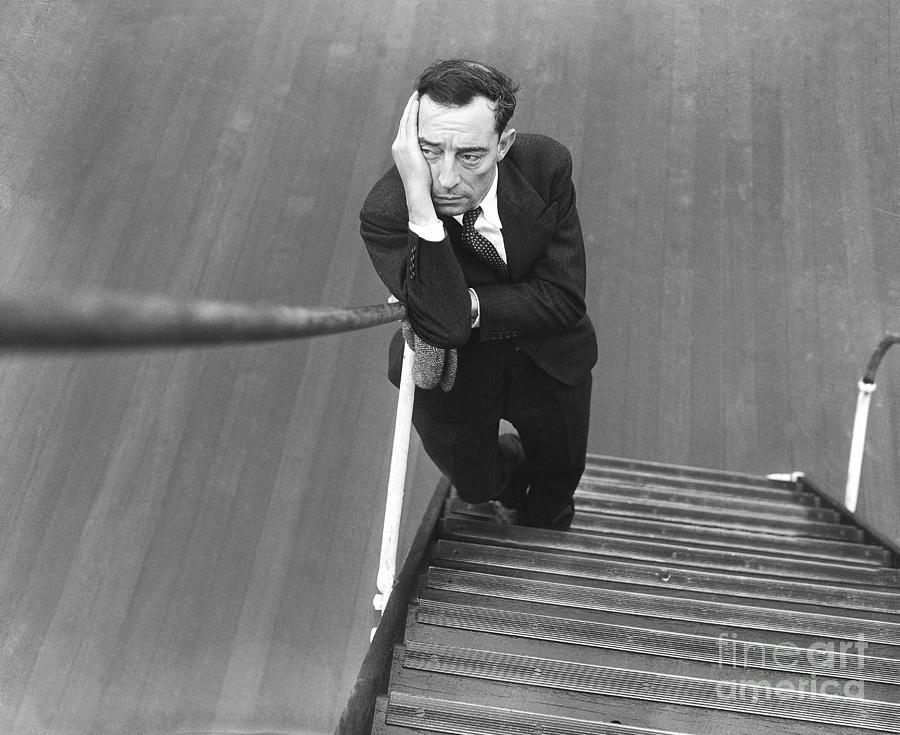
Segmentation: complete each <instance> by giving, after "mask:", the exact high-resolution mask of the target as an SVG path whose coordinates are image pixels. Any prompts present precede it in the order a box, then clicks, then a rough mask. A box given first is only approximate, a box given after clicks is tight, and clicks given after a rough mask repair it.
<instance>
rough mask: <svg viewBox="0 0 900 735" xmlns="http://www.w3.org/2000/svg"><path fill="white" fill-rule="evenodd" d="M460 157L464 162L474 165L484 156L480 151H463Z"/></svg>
mask: <svg viewBox="0 0 900 735" xmlns="http://www.w3.org/2000/svg"><path fill="white" fill-rule="evenodd" d="M460 158H461V159H462V162H463V163H466V164H468V165H470V166H474V165H475V164H477V163H478V162H479V161H481V158H482V156H481V154H480V153H463V154H462V155H461V156H460Z"/></svg>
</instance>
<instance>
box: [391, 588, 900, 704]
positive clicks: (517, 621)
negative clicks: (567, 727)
mask: <svg viewBox="0 0 900 735" xmlns="http://www.w3.org/2000/svg"><path fill="white" fill-rule="evenodd" d="M409 617H410V620H409V625H408V626H407V640H418V641H422V642H427V643H435V642H442V643H444V644H445V645H446V644H448V643H449V641H450V640H451V639H447V638H444V639H442V640H441V641H437V640H436V639H435V638H434V637H433V636H431V637H429V638H423V637H422V631H423V630H424V629H425V628H426V627H427V626H433V627H441V628H451V629H455V630H458V631H463V633H464V635H462V636H460V637H459V638H453V639H452V640H454V641H456V640H462V641H468V644H467V645H469V647H473V646H474V647H479V648H483V647H484V645H482V644H480V643H479V644H478V645H477V646H475V643H476V642H477V641H480V640H481V639H480V638H479V637H478V636H476V635H473V634H485V633H486V634H492V635H495V636H497V635H499V636H506V637H509V638H510V639H514V642H515V639H526V640H532V641H540V642H552V643H554V644H565V645H564V646H557V647H556V649H558V650H560V651H562V652H563V654H562V655H566V656H568V657H569V658H571V656H572V654H571V653H570V652H571V651H575V650H578V649H579V648H585V649H603V650H607V651H623V652H628V653H634V654H642V655H646V656H650V657H666V658H671V659H675V660H677V662H684V661H694V662H700V663H703V664H713V665H714V667H715V668H718V669H719V670H724V671H725V672H726V673H728V674H730V673H733V672H734V671H741V672H747V671H749V670H754V669H758V670H762V671H765V672H767V673H766V674H765V675H763V674H759V675H758V677H757V678H771V672H779V675H780V673H781V672H784V673H791V674H801V675H810V674H815V675H817V676H819V677H826V676H827V677H830V678H835V679H846V680H852V681H863V682H867V683H871V682H879V683H882V684H889V685H895V687H894V688H892V689H890V688H886V687H882V689H885V690H890V692H891V696H893V697H894V698H898V699H900V690H898V689H896V685H900V658H885V657H879V656H872V655H868V654H867V653H866V648H867V646H866V643H865V641H857V642H854V643H853V644H850V645H847V646H842V647H838V646H833V645H817V646H814V647H805V646H799V645H796V644H795V643H790V644H788V645H777V644H771V643H767V642H763V641H758V640H754V639H753V638H752V636H750V637H743V638H741V639H737V638H732V637H731V636H730V635H727V634H725V635H720V636H708V635H699V634H688V633H674V632H671V631H664V630H663V631H661V630H656V629H654V628H651V627H639V626H635V625H610V624H606V623H599V622H594V621H589V620H579V619H576V618H568V617H565V616H559V617H554V616H549V615H535V614H530V613H524V612H519V611H514V610H504V609H501V608H497V607H490V606H477V605H460V604H454V603H448V602H441V601H437V600H429V599H427V598H426V599H421V600H419V602H418V603H417V604H416V605H414V606H412V607H411V608H410V613H409ZM531 645H532V648H534V644H531ZM527 646H528V644H527V643H525V644H519V648H523V647H527ZM591 658H593V659H594V662H596V660H597V656H596V655H593V656H592V655H591V654H590V653H588V654H587V655H586V656H585V657H584V659H581V660H588V661H590V659H591ZM652 666H653V669H652V670H655V671H662V670H663V669H662V668H661V667H660V664H659V663H658V662H657V663H655V664H652ZM716 678H718V677H716ZM776 680H777V679H776ZM876 698H877V697H876Z"/></svg>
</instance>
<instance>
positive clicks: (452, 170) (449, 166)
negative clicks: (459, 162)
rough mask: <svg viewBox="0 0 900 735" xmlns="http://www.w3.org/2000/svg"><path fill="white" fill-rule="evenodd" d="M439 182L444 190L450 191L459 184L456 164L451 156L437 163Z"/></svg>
mask: <svg viewBox="0 0 900 735" xmlns="http://www.w3.org/2000/svg"><path fill="white" fill-rule="evenodd" d="M437 181H438V184H439V185H440V187H441V188H442V189H445V190H447V191H449V190H450V189H452V188H453V187H454V186H456V184H457V183H458V182H459V174H458V173H457V172H456V162H455V161H454V160H453V159H452V158H450V157H449V156H445V157H443V158H441V160H440V161H438V163H437Z"/></svg>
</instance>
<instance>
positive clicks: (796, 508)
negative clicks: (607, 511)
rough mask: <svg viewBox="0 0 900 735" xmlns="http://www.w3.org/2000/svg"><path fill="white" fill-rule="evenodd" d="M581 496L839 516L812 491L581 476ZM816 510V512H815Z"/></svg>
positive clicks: (800, 515)
mask: <svg viewBox="0 0 900 735" xmlns="http://www.w3.org/2000/svg"><path fill="white" fill-rule="evenodd" d="M578 494H579V496H580V497H584V498H588V497H589V498H593V499H603V498H623V499H627V498H631V499H635V500H637V499H640V500H648V501H649V500H655V501H657V502H663V503H682V504H685V505H690V506H691V507H707V508H716V509H724V510H752V511H756V512H759V513H787V514H790V515H791V516H792V517H797V518H806V517H808V518H810V519H811V520H826V519H835V518H840V514H839V513H836V512H835V511H834V510H828V509H825V508H823V507H822V504H821V501H820V500H819V498H818V497H817V496H816V495H813V494H812V493H803V494H798V495H796V496H793V497H775V498H770V497H757V496H755V495H748V494H746V493H744V492H735V493H725V492H721V491H720V490H718V489H712V490H710V489H697V488H694V487H672V486H670V485H656V484H652V483H640V482H631V481H623V480H616V479H611V478H607V477H595V478H584V479H583V480H582V481H581V483H580V484H579V486H578ZM816 511H818V512H816Z"/></svg>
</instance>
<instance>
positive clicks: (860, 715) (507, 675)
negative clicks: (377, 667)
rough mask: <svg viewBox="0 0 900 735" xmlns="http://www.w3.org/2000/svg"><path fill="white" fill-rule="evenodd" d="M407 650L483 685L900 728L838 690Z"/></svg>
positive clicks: (412, 663)
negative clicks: (724, 683) (510, 686)
mask: <svg viewBox="0 0 900 735" xmlns="http://www.w3.org/2000/svg"><path fill="white" fill-rule="evenodd" d="M400 655H401V657H402V668H403V669H405V670H411V671H417V672H430V673H435V674H444V675H451V676H455V677H470V678H477V679H478V680H479V684H481V685H483V682H484V681H494V682H503V683H506V684H511V685H514V686H517V687H528V688H546V689H552V690H562V691H565V692H572V693H579V694H587V695H590V696H591V697H592V698H596V697H604V696H608V697H616V698H626V699H635V700H640V701H642V702H654V703H656V702H659V703H667V704H674V705H678V706H681V707H691V708H705V709H713V710H725V711H727V712H729V713H735V712H738V713H745V714H749V715H756V716H764V717H769V718H779V719H780V718H783V719H788V720H800V721H802V722H805V723H822V724H823V725H830V726H836V727H841V728H845V730H846V729H851V728H852V729H862V730H872V731H877V732H888V733H896V732H898V731H900V704H897V703H893V702H883V701H877V700H869V699H863V698H857V697H854V696H840V695H838V693H837V692H833V693H822V692H820V691H803V692H800V691H790V690H788V689H780V690H779V689H774V688H773V687H771V686H764V685H761V684H758V683H745V682H742V683H741V684H740V686H739V685H738V684H737V683H733V684H732V685H731V686H728V685H723V682H721V681H716V680H713V679H701V678H695V677H682V676H674V675H671V674H657V673H653V672H647V671H634V670H630V669H622V668H614V667H607V666H599V665H591V664H583V663H572V662H569V661H561V660H553V659H547V658H539V657H535V656H524V655H516V654H510V653H499V652H495V651H484V650H478V649H471V648H453V647H448V646H440V645H431V644H425V643H418V642H416V641H410V642H409V643H408V644H407V645H406V646H405V647H404V648H403V649H402V652H401V653H400ZM854 691H855V690H854Z"/></svg>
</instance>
